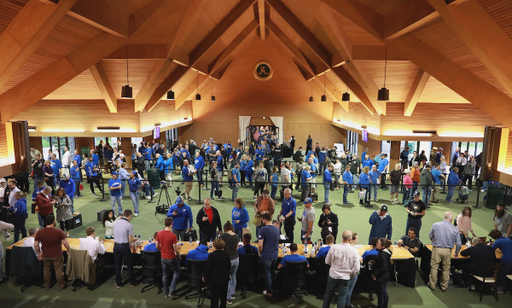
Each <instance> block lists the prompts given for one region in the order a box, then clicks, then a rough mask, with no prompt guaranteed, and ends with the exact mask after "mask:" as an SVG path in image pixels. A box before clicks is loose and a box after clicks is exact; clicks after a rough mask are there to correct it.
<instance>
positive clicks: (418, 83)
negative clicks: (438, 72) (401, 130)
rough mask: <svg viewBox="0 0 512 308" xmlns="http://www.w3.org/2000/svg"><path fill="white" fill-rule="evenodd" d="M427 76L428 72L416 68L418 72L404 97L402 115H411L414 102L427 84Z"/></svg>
mask: <svg viewBox="0 0 512 308" xmlns="http://www.w3.org/2000/svg"><path fill="white" fill-rule="evenodd" d="M429 77H430V74H429V73H427V72H425V71H424V70H422V69H421V68H420V69H419V70H418V74H416V78H414V81H413V83H412V86H411V89H410V90H409V93H408V94H407V97H406V99H405V104H404V116H406V117H410V116H411V115H412V113H413V111H414V108H416V104H417V103H418V99H419V98H420V96H421V93H422V92H423V90H424V89H425V86H426V85H427V82H428V78H429Z"/></svg>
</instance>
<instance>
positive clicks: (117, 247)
mask: <svg viewBox="0 0 512 308" xmlns="http://www.w3.org/2000/svg"><path fill="white" fill-rule="evenodd" d="M130 219H132V210H129V209H128V210H124V213H123V216H122V217H121V218H120V219H118V220H116V221H115V222H114V260H115V272H116V287H117V288H118V289H120V288H121V287H122V285H123V280H122V277H121V268H122V267H123V260H124V264H125V265H126V267H127V268H128V276H129V278H130V287H132V288H133V287H135V286H136V281H135V275H134V273H133V264H132V252H131V250H130V243H132V242H135V241H136V239H135V237H134V236H133V226H132V224H131V223H130ZM38 233H39V232H38Z"/></svg>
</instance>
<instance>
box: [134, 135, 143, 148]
mask: <svg viewBox="0 0 512 308" xmlns="http://www.w3.org/2000/svg"><path fill="white" fill-rule="evenodd" d="M141 142H142V138H141V137H132V146H133V145H134V144H136V145H137V148H139V146H140V143H141Z"/></svg>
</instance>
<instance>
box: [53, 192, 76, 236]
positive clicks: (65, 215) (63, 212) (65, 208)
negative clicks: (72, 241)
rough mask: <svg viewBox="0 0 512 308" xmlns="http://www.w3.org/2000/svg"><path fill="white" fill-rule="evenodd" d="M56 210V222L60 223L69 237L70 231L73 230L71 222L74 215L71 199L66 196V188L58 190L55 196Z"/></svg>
mask: <svg viewBox="0 0 512 308" xmlns="http://www.w3.org/2000/svg"><path fill="white" fill-rule="evenodd" d="M55 201H56V202H55V205H54V206H55V208H56V209H57V218H56V221H58V222H59V224H60V228H61V230H62V231H66V236H69V229H71V220H72V219H73V213H71V198H69V196H68V195H66V190H65V189H64V188H62V187H61V188H59V189H57V195H56V196H55Z"/></svg>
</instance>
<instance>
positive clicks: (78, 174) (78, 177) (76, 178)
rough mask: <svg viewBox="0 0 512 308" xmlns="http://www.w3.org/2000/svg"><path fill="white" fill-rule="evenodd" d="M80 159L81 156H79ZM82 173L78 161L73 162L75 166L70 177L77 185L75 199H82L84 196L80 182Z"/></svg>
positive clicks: (72, 167) (71, 169)
mask: <svg viewBox="0 0 512 308" xmlns="http://www.w3.org/2000/svg"><path fill="white" fill-rule="evenodd" d="M78 156H79V157H80V155H78ZM81 173H82V171H80V166H79V165H78V161H77V160H73V166H71V168H70V169H69V177H70V180H72V181H73V183H74V184H75V198H80V197H82V194H81V193H80V182H81V176H82V174H81Z"/></svg>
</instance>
